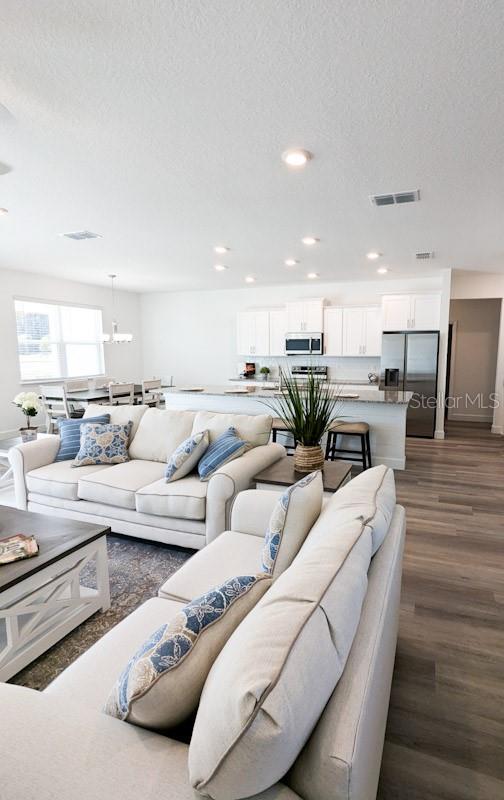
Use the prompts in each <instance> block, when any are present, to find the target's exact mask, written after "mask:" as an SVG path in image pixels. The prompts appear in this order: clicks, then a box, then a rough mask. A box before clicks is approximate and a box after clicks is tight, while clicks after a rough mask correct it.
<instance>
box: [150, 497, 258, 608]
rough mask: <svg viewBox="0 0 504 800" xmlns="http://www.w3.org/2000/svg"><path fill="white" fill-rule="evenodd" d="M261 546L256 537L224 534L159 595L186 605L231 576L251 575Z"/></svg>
mask: <svg viewBox="0 0 504 800" xmlns="http://www.w3.org/2000/svg"><path fill="white" fill-rule="evenodd" d="M200 485H203V486H206V484H200ZM262 547H263V543H262V539H260V538H259V537H258V536H251V535H249V534H247V533H236V531H224V533H221V535H220V536H217V538H216V539H214V540H213V542H210V544H209V545H207V547H204V548H203V550H200V551H199V552H198V553H195V554H194V555H193V556H191V558H190V559H189V560H188V561H186V562H185V563H184V564H182V566H181V567H180V569H178V570H177V571H176V572H174V573H173V575H171V576H170V577H169V578H168V580H167V581H166V582H165V583H163V585H162V586H161V588H160V590H159V596H160V597H168V598H171V599H172V600H179V601H182V602H184V603H188V602H189V600H192V598H193V597H198V596H199V595H200V594H203V593H204V592H205V591H206V590H207V589H208V587H209V586H217V585H218V584H220V583H224V581H226V580H227V579H228V578H231V577H232V576H233V575H253V574H254V573H255V572H257V570H258V565H259V564H260V563H261V551H262Z"/></svg>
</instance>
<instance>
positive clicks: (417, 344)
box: [380, 331, 439, 439]
mask: <svg viewBox="0 0 504 800" xmlns="http://www.w3.org/2000/svg"><path fill="white" fill-rule="evenodd" d="M438 351H439V332H438V331H418V332H417V333H406V332H398V333H384V334H383V339H382V354H381V368H380V389H391V390H396V391H397V390H399V391H405V392H413V393H414V394H413V398H412V401H411V402H410V404H409V407H408V414H407V418H406V436H422V437H424V438H429V439H433V438H434V430H435V425H436V404H437V370H438Z"/></svg>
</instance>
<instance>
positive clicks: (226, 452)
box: [198, 428, 249, 481]
mask: <svg viewBox="0 0 504 800" xmlns="http://www.w3.org/2000/svg"><path fill="white" fill-rule="evenodd" d="M248 446H249V443H248V442H246V441H245V440H244V439H240V437H239V436H238V434H237V433H236V428H228V429H227V431H225V433H223V434H222V435H221V436H219V438H218V439H216V440H215V442H212V444H211V445H210V447H209V448H208V449H207V450H206V452H205V454H204V456H203V457H202V458H201V459H200V461H199V464H198V473H199V476H200V479H201V480H202V481H207V480H208V479H209V478H211V477H212V475H213V474H214V472H215V471H216V470H217V469H219V467H222V465H223V464H227V462H228V461H232V460H233V459H234V458H238V456H241V455H242V453H244V452H245V450H246V449H247V448H248Z"/></svg>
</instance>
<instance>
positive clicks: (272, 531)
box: [262, 472, 324, 578]
mask: <svg viewBox="0 0 504 800" xmlns="http://www.w3.org/2000/svg"><path fill="white" fill-rule="evenodd" d="M323 495H324V488H323V484H322V473H321V472H311V473H310V474H309V475H306V476H305V477H304V478H301V480H300V481H298V482H297V483H294V484H293V485H292V486H289V488H288V489H287V490H286V491H285V492H283V493H282V494H281V495H280V497H279V498H278V500H277V502H276V505H275V507H274V509H273V512H272V514H271V517H270V521H269V525H268V530H267V531H266V536H265V537H264V547H263V551H262V570H263V572H265V573H266V574H267V575H271V576H272V577H273V578H277V577H278V576H279V575H280V574H281V573H282V572H284V570H286V569H287V567H289V566H290V565H291V563H292V561H293V559H294V558H295V556H296V555H297V553H298V551H299V549H300V547H301V545H302V544H303V542H304V540H305V539H306V537H307V536H308V534H309V532H310V530H311V528H312V527H313V525H314V524H315V522H316V521H317V519H318V516H319V514H320V511H321V509H322V499H323Z"/></svg>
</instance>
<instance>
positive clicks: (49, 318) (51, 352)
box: [14, 300, 104, 381]
mask: <svg viewBox="0 0 504 800" xmlns="http://www.w3.org/2000/svg"><path fill="white" fill-rule="evenodd" d="M14 305H15V309H16V328H17V340H18V353H19V367H20V371H21V380H22V381H40V380H51V379H52V378H55V379H61V378H80V377H83V376H86V375H100V374H103V372H104V369H103V344H102V330H103V326H102V313H101V310H100V309H99V308H86V307H85V306H67V305H59V304H57V303H37V302H35V301H33V300H15V301H14Z"/></svg>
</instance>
